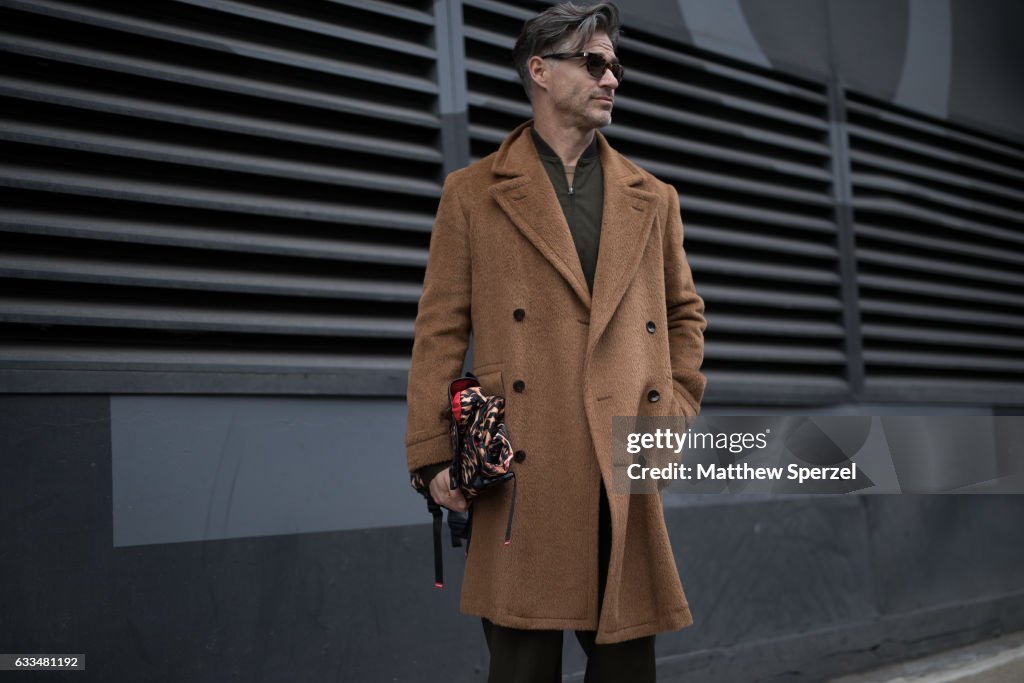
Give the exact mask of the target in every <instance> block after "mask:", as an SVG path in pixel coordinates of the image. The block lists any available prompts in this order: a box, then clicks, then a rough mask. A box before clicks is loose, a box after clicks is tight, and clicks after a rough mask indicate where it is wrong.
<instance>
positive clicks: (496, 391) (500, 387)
mask: <svg viewBox="0 0 1024 683" xmlns="http://www.w3.org/2000/svg"><path fill="white" fill-rule="evenodd" d="M502 366H503V364H502V363H487V364H486V365H481V366H480V367H478V368H474V369H473V374H474V375H476V378H477V381H479V382H480V391H482V392H483V393H484V395H485V396H504V395H505V382H504V378H503V376H502Z"/></svg>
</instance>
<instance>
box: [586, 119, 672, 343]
mask: <svg viewBox="0 0 1024 683" xmlns="http://www.w3.org/2000/svg"><path fill="white" fill-rule="evenodd" d="M597 136H598V149H599V153H600V155H601V168H602V171H603V173H604V209H603V212H602V219H601V246H600V249H599V250H598V255H597V272H596V273H595V274H594V294H593V304H592V306H591V311H590V334H589V340H588V351H589V350H592V349H593V347H594V345H595V344H596V343H597V340H598V339H600V337H601V335H602V334H603V333H604V330H605V328H606V327H607V326H608V323H609V321H610V320H611V318H612V315H613V314H614V313H615V309H616V308H618V306H619V302H620V301H621V300H622V297H623V295H624V294H625V293H626V289H627V287H628V286H629V283H630V282H631V281H632V279H633V276H634V275H636V272H637V269H638V268H639V267H640V261H641V259H642V257H643V254H644V250H645V249H646V248H647V240H648V238H649V237H650V233H651V227H652V226H653V225H654V219H655V216H656V213H657V207H658V201H657V195H656V194H655V193H653V192H648V191H646V190H642V189H640V187H639V186H640V185H641V184H642V183H643V175H641V173H640V171H639V169H637V167H636V166H634V165H633V164H631V163H630V162H629V161H627V160H626V158H625V157H623V156H622V155H621V154H619V153H618V152H616V151H615V150H613V149H612V148H611V147H610V146H609V145H608V142H607V141H606V140H605V139H604V136H602V135H601V134H600V133H598V134H597Z"/></svg>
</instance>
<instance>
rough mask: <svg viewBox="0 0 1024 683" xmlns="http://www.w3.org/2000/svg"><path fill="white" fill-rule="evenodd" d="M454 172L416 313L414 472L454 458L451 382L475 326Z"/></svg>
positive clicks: (410, 454) (411, 415)
mask: <svg viewBox="0 0 1024 683" xmlns="http://www.w3.org/2000/svg"><path fill="white" fill-rule="evenodd" d="M456 177H457V173H453V174H450V175H449V176H448V178H447V180H446V181H445V184H444V189H443V190H442V192H441V203H440V205H439V206H438V209H437V216H436V218H435V220H434V229H433V232H432V233H431V236H430V251H429V254H428V256H427V270H426V275H425V276H424V278H423V294H422V296H421V297H420V302H419V308H418V310H417V313H416V326H415V336H414V341H413V347H412V363H411V365H410V367H409V383H408V390H407V392H406V402H407V405H408V414H407V418H406V431H405V448H406V460H407V464H408V469H409V472H410V473H413V472H415V471H416V470H419V469H420V468H423V467H426V466H428V465H435V464H438V463H441V462H446V461H450V460H451V457H452V453H451V443H450V439H449V435H448V424H449V419H448V417H447V416H446V414H445V409H446V408H447V401H446V398H445V394H446V393H447V391H448V383H449V382H450V381H451V380H453V379H455V378H456V377H458V376H459V375H460V374H462V367H463V363H464V362H465V356H466V349H467V348H468V346H469V331H470V294H471V287H470V284H471V283H470V279H471V278H470V272H471V271H470V254H469V234H468V232H469V226H468V221H467V219H466V216H465V213H464V211H463V208H462V206H461V204H460V201H459V196H458V195H459V193H458V192H457V191H456V190H455V189H453V185H454V182H453V181H454V180H455V178H456Z"/></svg>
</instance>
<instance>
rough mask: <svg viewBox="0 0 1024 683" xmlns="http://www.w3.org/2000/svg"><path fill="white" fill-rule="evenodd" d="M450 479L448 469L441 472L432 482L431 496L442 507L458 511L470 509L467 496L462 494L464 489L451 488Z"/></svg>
mask: <svg viewBox="0 0 1024 683" xmlns="http://www.w3.org/2000/svg"><path fill="white" fill-rule="evenodd" d="M450 481H451V479H450V478H449V476H448V471H447V470H444V471H442V472H439V473H438V474H437V476H435V477H434V480H433V481H431V482H430V496H431V497H432V498H433V499H434V502H435V503H437V504H438V505H440V506H441V507H446V508H448V509H449V510H455V511H456V512H465V511H466V510H468V509H469V504H468V503H467V502H466V497H465V496H463V495H462V491H460V490H458V489H451V488H449V485H450Z"/></svg>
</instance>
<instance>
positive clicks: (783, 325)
mask: <svg viewBox="0 0 1024 683" xmlns="http://www.w3.org/2000/svg"><path fill="white" fill-rule="evenodd" d="M719 310H720V307H719ZM706 317H707V321H708V327H707V330H708V331H707V332H706V334H709V335H711V336H712V337H713V338H716V339H717V338H720V336H721V335H723V334H734V335H737V336H741V335H742V336H749V335H756V336H769V337H785V338H787V339H807V340H808V341H810V340H813V339H835V340H838V339H843V338H845V336H846V333H845V331H844V330H843V326H842V325H840V324H839V323H838V322H834V323H829V322H818V321H813V320H793V319H789V318H786V317H785V316H783V315H778V316H768V315H760V316H754V315H739V314H730V313H709V314H707V316H706Z"/></svg>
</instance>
